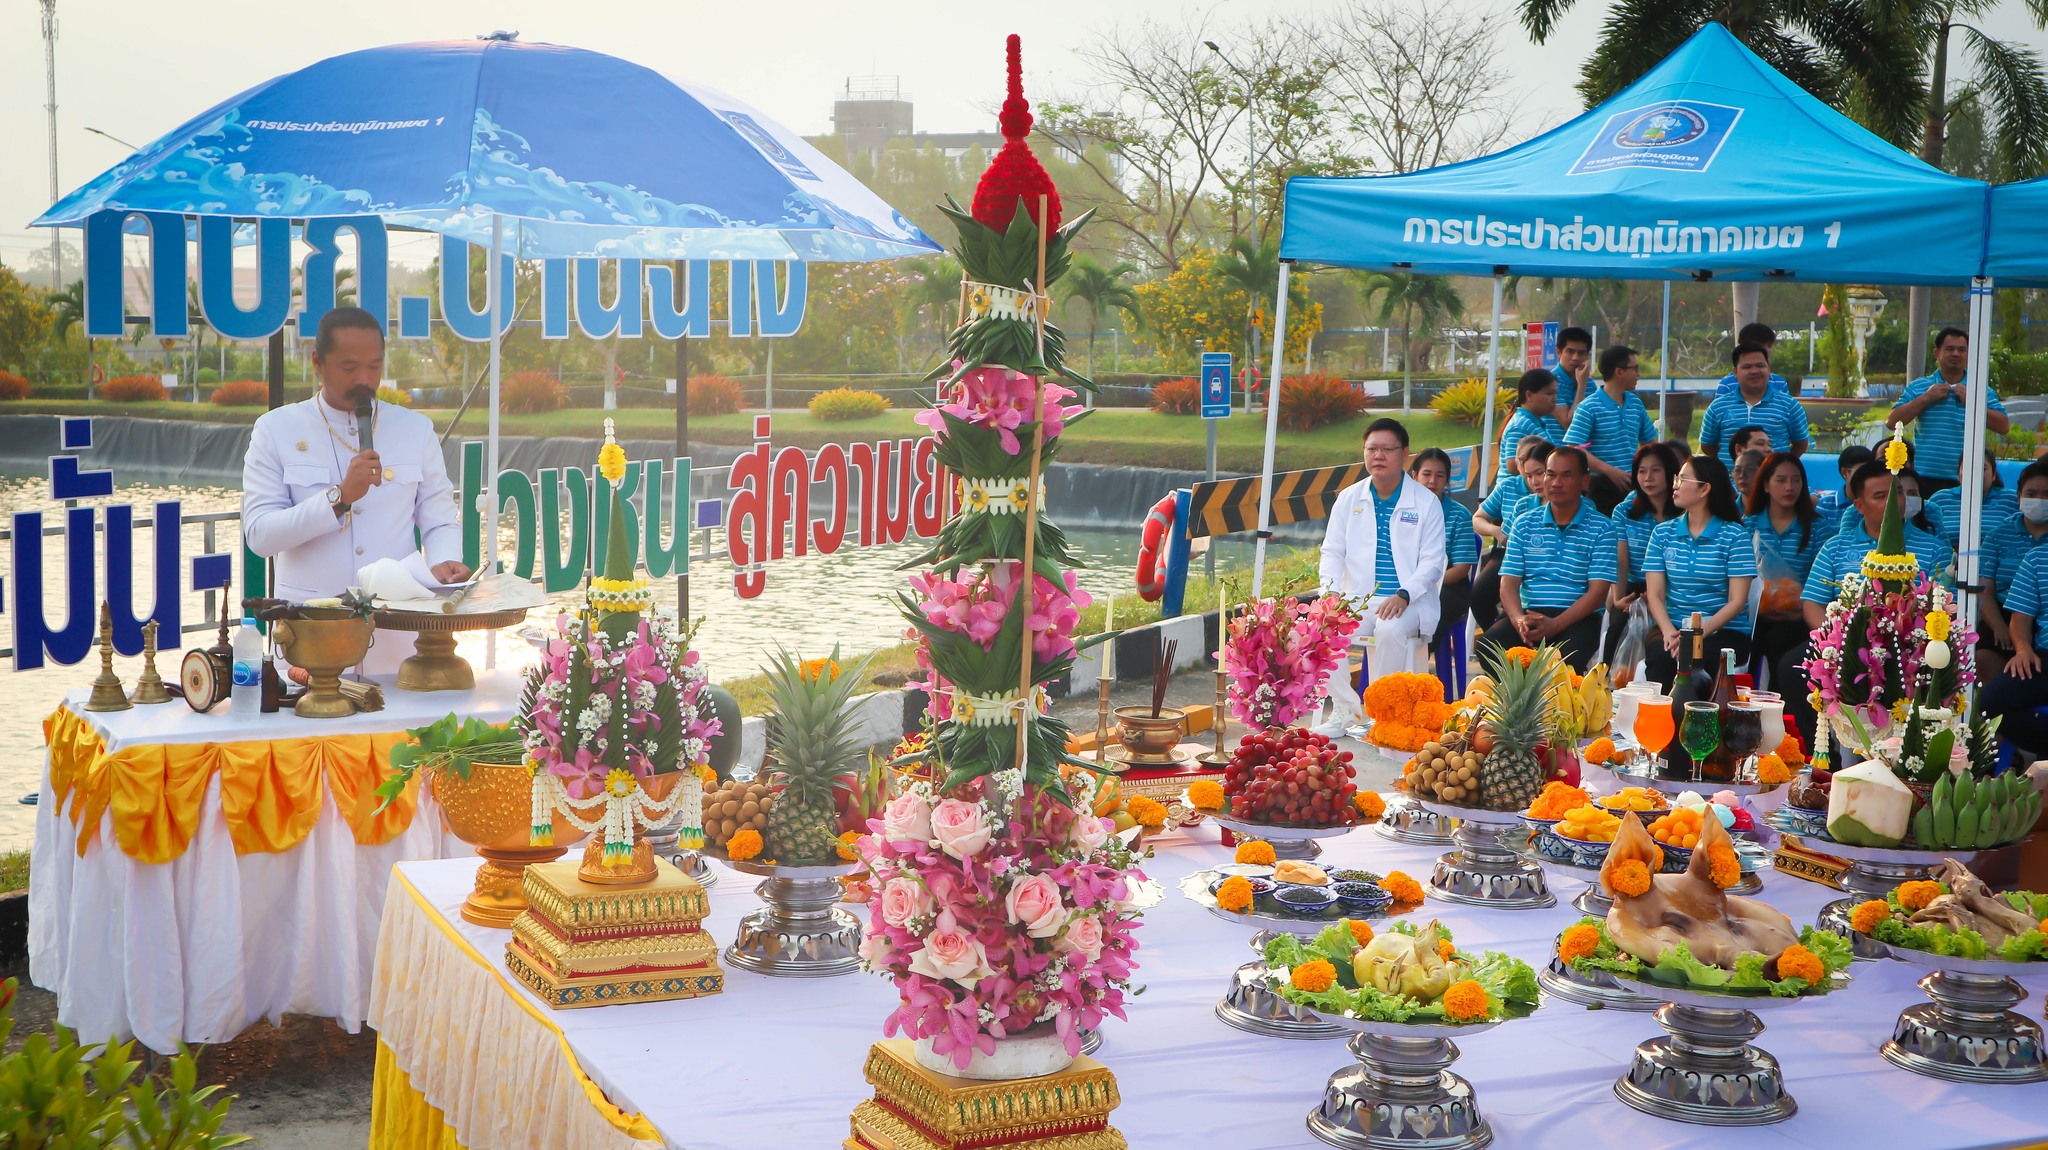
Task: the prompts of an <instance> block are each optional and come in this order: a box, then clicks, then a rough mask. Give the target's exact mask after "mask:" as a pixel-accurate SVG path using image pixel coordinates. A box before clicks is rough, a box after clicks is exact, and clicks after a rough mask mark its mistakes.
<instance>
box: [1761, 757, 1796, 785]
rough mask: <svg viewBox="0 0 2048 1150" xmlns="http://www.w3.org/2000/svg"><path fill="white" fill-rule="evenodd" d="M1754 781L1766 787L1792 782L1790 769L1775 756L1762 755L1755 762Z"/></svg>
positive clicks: (1782, 760) (1783, 761)
mask: <svg viewBox="0 0 2048 1150" xmlns="http://www.w3.org/2000/svg"><path fill="white" fill-rule="evenodd" d="M1756 781H1757V782H1758V783H1760V784H1761V785H1763V786H1766V787H1774V786H1777V785H1778V784H1779V783H1789V782H1791V781H1792V768H1791V767H1788V766H1786V765H1785V760H1784V759H1782V758H1779V757H1778V756H1777V755H1764V756H1762V757H1761V758H1759V759H1757V761H1756Z"/></svg>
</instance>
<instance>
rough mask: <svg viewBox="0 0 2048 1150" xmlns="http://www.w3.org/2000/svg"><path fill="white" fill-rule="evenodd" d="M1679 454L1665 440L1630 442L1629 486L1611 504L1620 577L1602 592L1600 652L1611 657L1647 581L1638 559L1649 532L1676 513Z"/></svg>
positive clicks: (1645, 551) (1644, 556)
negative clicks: (1673, 496)
mask: <svg viewBox="0 0 2048 1150" xmlns="http://www.w3.org/2000/svg"><path fill="white" fill-rule="evenodd" d="M1684 459H1685V457H1684V456H1682V455H1679V454H1678V453H1677V452H1675V451H1673V450H1671V446H1670V445H1669V444H1666V443H1645V444H1643V445H1642V446H1641V447H1638V448H1636V458H1635V463H1634V464H1633V465H1632V466H1631V468H1630V470H1629V473H1630V474H1631V475H1633V476H1634V477H1635V481H1636V487H1635V490H1634V491H1631V492H1629V493H1628V495H1627V496H1625V497H1623V499H1622V501H1621V502H1620V503H1618V504H1616V505H1615V508H1614V515H1613V517H1612V518H1613V519H1614V529H1615V530H1616V531H1617V532H1619V533H1620V535H1621V555H1620V556H1619V558H1618V566H1619V570H1620V572H1621V578H1620V579H1619V580H1617V581H1616V582H1615V584H1614V587H1613V589H1612V590H1610V591H1608V593H1607V642H1606V650H1605V651H1604V652H1603V654H1604V656H1605V657H1606V659H1607V660H1608V662H1610V663H1611V662H1613V661H1614V650H1615V648H1616V647H1618V646H1620V645H1621V634H1622V632H1623V631H1624V630H1626V629H1627V628H1628V613H1629V610H1630V608H1633V607H1634V606H1635V605H1636V600H1637V599H1639V598H1641V597H1642V594H1643V591H1644V590H1645V588H1647V587H1648V586H1649V584H1648V583H1646V582H1645V581H1644V578H1643V571H1644V563H1645V562H1646V561H1647V560H1648V559H1649V557H1650V533H1651V532H1652V531H1655V530H1656V529H1657V525H1658V524H1659V523H1662V522H1664V521H1665V520H1666V519H1669V518H1671V517H1672V516H1674V515H1677V514H1678V506H1677V505H1676V504H1674V503H1672V502H1671V481H1672V478H1673V477H1674V476H1676V475H1677V474H1678V466H1679V464H1680V463H1682V462H1684Z"/></svg>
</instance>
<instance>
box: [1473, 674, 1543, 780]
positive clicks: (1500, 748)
mask: <svg viewBox="0 0 2048 1150" xmlns="http://www.w3.org/2000/svg"><path fill="white" fill-rule="evenodd" d="M1548 650H1549V648H1547V647H1546V648H1543V651H1548ZM1543 651H1539V653H1538V655H1537V657H1536V658H1535V659H1533V660H1531V661H1530V662H1529V663H1528V664H1527V665H1524V664H1523V663H1522V662H1521V661H1520V660H1519V659H1514V658H1510V657H1508V656H1507V655H1506V654H1505V653H1504V652H1502V651H1500V650H1499V649H1498V648H1494V649H1492V650H1490V651H1488V652H1487V653H1485V654H1483V655H1482V656H1481V661H1482V663H1483V664H1484V665H1485V668H1486V670H1487V671H1488V672H1489V673H1490V674H1491V675H1492V676H1493V680H1494V689H1493V698H1492V699H1491V700H1490V701H1489V702H1488V703H1487V704H1486V706H1485V708H1484V709H1483V710H1482V711H1481V712H1480V723H1481V724H1482V725H1483V726H1484V728H1485V730H1486V732H1487V733H1488V734H1489V735H1491V736H1492V738H1491V742H1492V746H1491V748H1489V749H1488V750H1487V752H1486V757H1485V758H1484V759H1483V760H1481V762H1480V767H1479V779H1480V787H1479V803H1478V805H1479V806H1482V807H1485V808H1487V809H1488V810H1496V811H1519V810H1524V809H1526V808H1527V807H1528V806H1529V804H1530V803H1532V802H1534V801H1535V799H1536V796H1537V795H1538V794H1540V793H1541V792H1542V790H1543V782H1544V778H1545V775H1546V773H1547V772H1546V771H1545V770H1544V767H1543V763H1542V761H1541V760H1540V759H1538V758H1537V756H1536V746H1537V744H1538V743H1540V742H1542V741H1543V737H1544V734H1545V733H1546V728H1547V722H1546V719H1547V716H1546V708H1547V704H1548V702H1549V700H1550V697H1551V691H1550V668H1549V665H1548V662H1547V660H1546V658H1545V657H1544V654H1543Z"/></svg>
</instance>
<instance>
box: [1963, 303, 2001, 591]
mask: <svg viewBox="0 0 2048 1150" xmlns="http://www.w3.org/2000/svg"><path fill="white" fill-rule="evenodd" d="M1992 298H1993V297H1992V284H1991V277H1989V276H1978V277H1976V278H1975V279H1972V280H1971V281H1970V365H1969V367H1968V368H1967V369H1966V371H1965V373H1964V376H1963V378H1964V381H1965V382H1966V383H1967V384H1968V388H1967V390H1966V391H1965V394H1964V400H1963V411H1964V415H1963V472H1964V474H1965V475H1971V476H1974V475H1976V474H1978V472H1979V470H1980V469H1981V468H1982V467H1983V466H1984V465H1983V462H1982V460H1983V458H1984V430H1985V428H1984V421H1985V418H1986V410H1987V407H1988V404H1987V402H1986V396H1987V395H1988V392H1987V391H1986V390H1985V388H1986V383H1987V381H1988V380H1989V379H1990V378H1991V305H1992ZM1962 494H1963V500H1962V516H1963V521H1962V524H1961V530H1960V531H1959V532H1958V534H1957V537H1956V590H1957V591H1958V592H1959V593H1960V594H1959V600H1958V602H1957V604H1956V607H1957V610H1958V611H1959V612H1960V614H1961V617H1962V618H1963V619H1975V618H1976V617H1977V614H1976V611H1977V593H1976V587H1977V560H1978V550H1979V544H1980V542H1981V540H1982V530H1983V519H1984V485H1983V484H1982V483H1972V482H1970V481H1969V479H1964V480H1963V483H1962Z"/></svg>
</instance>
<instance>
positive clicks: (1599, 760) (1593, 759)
mask: <svg viewBox="0 0 2048 1150" xmlns="http://www.w3.org/2000/svg"><path fill="white" fill-rule="evenodd" d="M1583 757H1584V758H1585V760H1586V761H1587V762H1589V763H1591V764H1593V765H1594V766H1596V767H1598V766H1605V765H1606V764H1608V763H1611V762H1613V761H1614V740H1613V739H1610V738H1608V737H1607V736H1605V735H1602V736H1600V737H1599V738H1597V739H1594V740H1593V741H1592V742H1590V743H1587V744H1586V751H1585V754H1584V756H1583Z"/></svg>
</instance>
